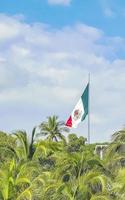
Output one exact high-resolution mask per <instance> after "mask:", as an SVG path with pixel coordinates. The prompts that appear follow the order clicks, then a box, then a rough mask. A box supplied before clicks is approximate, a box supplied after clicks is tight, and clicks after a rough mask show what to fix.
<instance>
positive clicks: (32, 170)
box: [0, 116, 125, 200]
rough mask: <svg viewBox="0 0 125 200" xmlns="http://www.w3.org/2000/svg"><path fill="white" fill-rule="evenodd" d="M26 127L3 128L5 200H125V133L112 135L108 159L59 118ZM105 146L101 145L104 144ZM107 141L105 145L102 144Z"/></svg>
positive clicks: (0, 170) (0, 163) (0, 192)
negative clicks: (70, 131)
mask: <svg viewBox="0 0 125 200" xmlns="http://www.w3.org/2000/svg"><path fill="white" fill-rule="evenodd" d="M37 128H38V127H34V129H33V131H32V133H31V137H30V138H31V139H30V140H29V139H28V135H27V133H26V131H21V130H17V131H15V132H14V134H12V135H10V134H7V133H3V132H0V200H124V199H125V178H124V177H125V131H124V130H121V131H119V132H117V133H115V134H113V136H112V142H111V143H108V144H107V148H106V147H105V150H104V154H105V155H104V159H103V160H100V158H99V156H98V155H96V154H95V147H96V144H86V139H85V138H84V137H82V136H80V137H78V136H77V135H76V134H69V135H68V138H67V141H66V139H65V137H64V136H63V134H62V133H64V132H65V131H68V130H67V129H66V128H65V126H64V123H63V122H60V121H58V118H57V117H56V116H52V117H49V118H48V119H47V121H46V122H43V123H41V124H40V126H39V128H40V129H39V131H40V136H41V135H42V136H45V138H44V139H42V140H41V137H40V138H36V135H38V134H37ZM98 145H99V144H98ZM101 145H103V144H101Z"/></svg>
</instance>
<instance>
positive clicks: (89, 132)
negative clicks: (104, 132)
mask: <svg viewBox="0 0 125 200" xmlns="http://www.w3.org/2000/svg"><path fill="white" fill-rule="evenodd" d="M88 144H90V73H89V75H88Z"/></svg>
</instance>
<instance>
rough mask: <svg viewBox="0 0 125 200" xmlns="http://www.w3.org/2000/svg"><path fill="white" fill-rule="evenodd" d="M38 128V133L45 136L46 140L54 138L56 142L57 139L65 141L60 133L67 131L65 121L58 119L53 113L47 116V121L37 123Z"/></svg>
mask: <svg viewBox="0 0 125 200" xmlns="http://www.w3.org/2000/svg"><path fill="white" fill-rule="evenodd" d="M39 128H40V134H39V135H42V136H46V138H47V139H48V140H52V141H53V140H54V141H56V142H58V140H62V141H65V137H64V135H63V134H62V133H63V132H68V131H69V129H68V128H67V127H66V126H65V123H64V122H63V121H58V117H57V116H55V115H54V116H52V117H48V118H47V121H45V122H42V123H41V124H40V125H39Z"/></svg>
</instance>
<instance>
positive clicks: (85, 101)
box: [81, 83, 89, 121]
mask: <svg viewBox="0 0 125 200" xmlns="http://www.w3.org/2000/svg"><path fill="white" fill-rule="evenodd" d="M81 99H82V103H83V107H84V115H83V117H82V121H83V120H84V119H85V118H86V115H88V106H89V83H88V84H87V86H86V88H85V90H84V92H83V94H82V96H81Z"/></svg>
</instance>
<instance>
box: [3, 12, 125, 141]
mask: <svg viewBox="0 0 125 200" xmlns="http://www.w3.org/2000/svg"><path fill="white" fill-rule="evenodd" d="M1 26H2V27H3V30H1V29H0V41H1V45H0V112H1V116H2V119H1V120H2V121H1V124H2V125H1V129H5V130H12V129H13V128H20V127H23V128H27V129H30V128H31V127H32V126H34V124H35V123H38V122H39V121H41V120H42V119H45V117H46V116H48V115H50V114H58V115H59V116H60V117H61V118H64V119H65V118H66V117H67V116H68V115H69V114H70V112H71V110H72V108H73V106H74V105H75V103H76V102H77V100H78V98H79V96H80V95H81V93H82V92H83V89H84V87H85V85H86V83H87V79H88V72H91V119H92V121H91V131H92V141H104V140H107V139H108V138H109V135H110V134H111V133H112V131H114V130H117V129H118V128H120V127H122V125H123V124H124V113H125V107H124V99H125V92H124V85H125V78H124V74H125V67H124V66H125V59H120V58H119V57H118V56H117V53H118V54H119V51H120V50H121V49H122V50H123V51H124V45H125V40H124V38H118V37H113V38H111V37H107V36H105V34H104V33H103V32H102V31H101V30H98V29H96V28H94V27H89V26H87V25H84V24H76V25H74V26H72V27H64V28H62V29H52V28H51V27H49V26H47V25H45V24H37V23H34V24H32V25H30V24H27V23H24V22H23V21H21V20H20V19H18V18H15V17H8V16H6V15H0V27H1ZM4 29H5V30H7V33H6V34H4V33H5V32H6V31H4ZM75 131H76V132H78V133H79V134H84V135H85V136H86V132H87V120H86V121H85V123H82V124H81V125H80V126H79V128H78V129H77V130H75ZM73 132H74V130H73Z"/></svg>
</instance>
